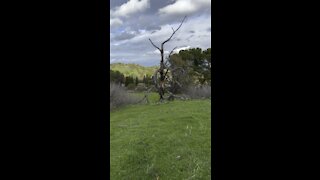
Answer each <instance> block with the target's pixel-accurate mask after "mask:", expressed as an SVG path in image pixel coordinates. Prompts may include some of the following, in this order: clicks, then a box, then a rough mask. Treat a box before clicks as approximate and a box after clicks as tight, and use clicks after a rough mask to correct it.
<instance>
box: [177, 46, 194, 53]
mask: <svg viewBox="0 0 320 180" xmlns="http://www.w3.org/2000/svg"><path fill="white" fill-rule="evenodd" d="M190 48H191V47H190V46H185V47H180V48H177V49H175V50H174V51H173V53H179V51H181V50H186V49H190Z"/></svg>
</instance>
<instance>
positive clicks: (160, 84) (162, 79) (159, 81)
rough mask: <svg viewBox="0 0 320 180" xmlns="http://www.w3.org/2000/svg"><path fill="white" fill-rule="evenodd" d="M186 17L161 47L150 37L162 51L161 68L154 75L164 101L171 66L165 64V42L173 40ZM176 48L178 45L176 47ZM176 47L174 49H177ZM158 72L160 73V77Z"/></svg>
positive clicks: (161, 98) (156, 85)
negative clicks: (166, 81)
mask: <svg viewBox="0 0 320 180" xmlns="http://www.w3.org/2000/svg"><path fill="white" fill-rule="evenodd" d="M185 19H186V16H185V17H184V18H183V20H182V21H181V23H180V25H179V27H178V28H177V29H176V30H174V29H173V28H172V31H173V32H172V34H171V36H170V37H169V38H168V39H167V40H165V41H163V42H162V43H161V48H159V47H158V46H156V45H155V44H154V43H153V42H152V41H151V39H150V38H149V41H150V42H151V44H152V45H153V46H154V47H155V48H157V49H158V50H159V51H160V54H161V60H160V67H159V69H158V70H157V71H156V72H155V75H154V83H155V87H156V89H157V90H158V93H159V96H160V101H162V100H163V99H164V93H165V88H166V87H165V80H166V77H167V73H168V71H169V68H167V66H166V65H165V63H164V54H163V53H164V49H163V48H164V44H165V43H167V42H169V41H170V40H171V38H172V37H173V35H174V34H175V33H176V32H177V31H178V30H179V29H180V27H181V26H182V24H183V22H184V20H185ZM175 48H176V47H175ZM175 48H174V49H175ZM174 49H173V50H172V51H171V52H170V54H169V58H170V55H171V54H172V52H173V51H174ZM165 70H166V72H165ZM158 73H159V74H160V77H159V78H158Z"/></svg>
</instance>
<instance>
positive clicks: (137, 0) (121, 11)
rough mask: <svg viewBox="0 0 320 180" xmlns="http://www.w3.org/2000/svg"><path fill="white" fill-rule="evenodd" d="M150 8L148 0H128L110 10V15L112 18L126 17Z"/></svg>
mask: <svg viewBox="0 0 320 180" xmlns="http://www.w3.org/2000/svg"><path fill="white" fill-rule="evenodd" d="M149 7H150V0H129V1H128V2H126V3H124V4H122V5H121V6H119V7H116V8H115V10H110V15H111V16H114V17H128V16H129V15H131V14H134V13H137V12H142V11H144V10H146V9H147V8H149Z"/></svg>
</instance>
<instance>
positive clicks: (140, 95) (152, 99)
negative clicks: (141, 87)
mask: <svg viewBox="0 0 320 180" xmlns="http://www.w3.org/2000/svg"><path fill="white" fill-rule="evenodd" d="M130 94H131V95H133V96H136V97H138V98H141V99H142V98H143V97H144V95H145V93H143V92H134V93H130ZM148 100H149V103H151V104H152V103H157V102H158V101H159V94H158V93H155V92H150V93H148Z"/></svg>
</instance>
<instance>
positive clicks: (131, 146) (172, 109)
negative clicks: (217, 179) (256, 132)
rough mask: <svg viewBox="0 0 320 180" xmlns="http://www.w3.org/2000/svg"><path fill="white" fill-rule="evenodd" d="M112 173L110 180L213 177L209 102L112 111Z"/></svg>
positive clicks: (136, 107) (180, 103)
mask: <svg viewBox="0 0 320 180" xmlns="http://www.w3.org/2000/svg"><path fill="white" fill-rule="evenodd" d="M150 99H152V100H151V101H153V100H157V96H156V95H152V97H151V98H150ZM110 173H111V179H112V180H116V179H130V180H132V179H137V180H138V179H139V180H143V179H179V180H180V179H211V101H210V100H190V101H173V102H169V103H164V104H156V103H151V104H149V105H134V106H127V107H124V108H120V109H118V110H115V111H113V112H111V119H110Z"/></svg>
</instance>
